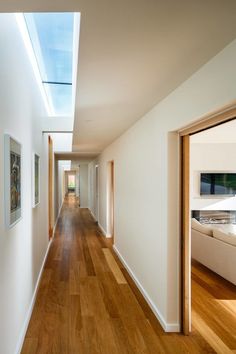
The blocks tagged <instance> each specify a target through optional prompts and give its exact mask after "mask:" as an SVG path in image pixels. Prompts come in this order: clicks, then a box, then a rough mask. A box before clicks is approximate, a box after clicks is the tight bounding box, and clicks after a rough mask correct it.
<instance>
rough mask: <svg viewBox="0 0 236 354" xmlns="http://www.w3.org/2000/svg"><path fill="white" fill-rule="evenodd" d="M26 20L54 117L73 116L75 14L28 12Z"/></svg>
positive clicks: (75, 46)
mask: <svg viewBox="0 0 236 354" xmlns="http://www.w3.org/2000/svg"><path fill="white" fill-rule="evenodd" d="M23 16H24V20H25V24H26V27H27V31H28V35H29V38H30V41H31V45H32V49H33V52H34V56H35V59H36V62H37V66H38V70H39V73H40V79H41V84H42V85H43V88H44V93H45V94H46V99H47V104H48V106H49V110H50V112H51V115H55V116H71V115H72V114H73V109H74V107H73V99H74V98H73V94H74V90H73V84H74V82H73V79H74V78H73V74H74V70H73V64H74V65H77V62H76V63H75V62H74V54H75V53H74V48H77V44H75V43H74V41H75V40H77V41H78V38H75V36H74V33H75V32H76V33H77V32H78V30H77V28H75V26H76V25H78V26H79V23H76V21H75V14H74V13H24V14H23Z"/></svg>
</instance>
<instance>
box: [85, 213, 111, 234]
mask: <svg viewBox="0 0 236 354" xmlns="http://www.w3.org/2000/svg"><path fill="white" fill-rule="evenodd" d="M87 209H88V210H89V212H90V214H91V215H92V217H93V219H94V220H95V221H96V222H97V223H98V226H99V227H100V229H101V230H102V233H103V235H104V236H105V237H106V238H111V237H112V235H109V234H108V233H107V232H106V231H105V230H104V228H103V227H102V225H101V224H100V223H99V222H98V221H97V220H96V217H95V215H94V214H93V212H92V210H91V209H90V208H87Z"/></svg>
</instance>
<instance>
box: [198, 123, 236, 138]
mask: <svg viewBox="0 0 236 354" xmlns="http://www.w3.org/2000/svg"><path fill="white" fill-rule="evenodd" d="M191 143H192V144H236V119H235V120H232V121H230V122H228V123H224V124H221V125H218V126H216V127H214V128H211V129H207V130H205V131H203V132H201V133H198V134H194V135H192V136H191Z"/></svg>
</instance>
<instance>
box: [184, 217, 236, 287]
mask: <svg viewBox="0 0 236 354" xmlns="http://www.w3.org/2000/svg"><path fill="white" fill-rule="evenodd" d="M191 235H192V237H191V249H192V258H193V259H195V260H197V261H198V262H200V263H202V264H203V265H205V266H206V267H207V268H209V269H211V270H212V271H214V272H215V273H217V274H219V275H221V276H222V277H223V278H225V279H227V280H228V281H230V282H231V283H233V284H234V285H236V226H234V225H228V224H220V225H218V224H217V225H216V224H208V225H205V224H204V225H202V224H200V223H199V222H198V221H197V220H196V219H192V223H191Z"/></svg>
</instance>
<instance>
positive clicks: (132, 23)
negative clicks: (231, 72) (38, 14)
mask: <svg viewBox="0 0 236 354" xmlns="http://www.w3.org/2000/svg"><path fill="white" fill-rule="evenodd" d="M0 11H2V12H16V11H20V12H25V11H32V12H33V11H53V12H56V11H75V12H81V32H80V51H79V67H78V88H77V100H76V114H75V124H74V137H73V150H74V151H78V152H94V153H98V152H100V151H102V150H103V149H104V148H105V147H106V146H107V145H108V144H110V143H111V142H112V141H113V140H114V139H116V138H117V137H118V136H120V135H121V134H122V133H123V132H124V131H125V130H126V129H127V128H128V127H130V126H131V125H132V124H133V123H134V122H135V121H137V120H138V119H139V118H141V117H142V116H143V115H144V114H145V113H146V112H147V111H148V110H149V109H150V108H152V107H153V106H154V105H155V104H156V103H157V102H159V101H160V100H161V99H163V98H164V97H165V96H166V95H168V94H169V93H170V92H171V91H173V90H174V89H175V88H176V87H177V86H179V85H180V84H181V83H182V82H183V81H185V80H186V79H187V78H188V77H189V76H191V75H192V74H193V73H194V72H195V71H196V70H198V69H199V68H200V67H201V66H202V65H203V64H204V63H206V62H207V61H208V60H209V59H210V58H212V57H213V56H214V55H216V54H217V53H218V52H219V51H220V50H222V49H223V48H224V47H225V46H226V45H227V44H228V43H230V42H231V41H232V40H233V39H234V38H235V36H236V1H235V0H178V1H176V0H146V1H144V0H117V1H111V0H100V1H97V2H95V1H92V0H67V1H65V0H57V1H48V0H40V1H39V0H38V1H37V2H36V1H33V0H21V1H19V0H11V1H5V0H4V1H3V0H0Z"/></svg>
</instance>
